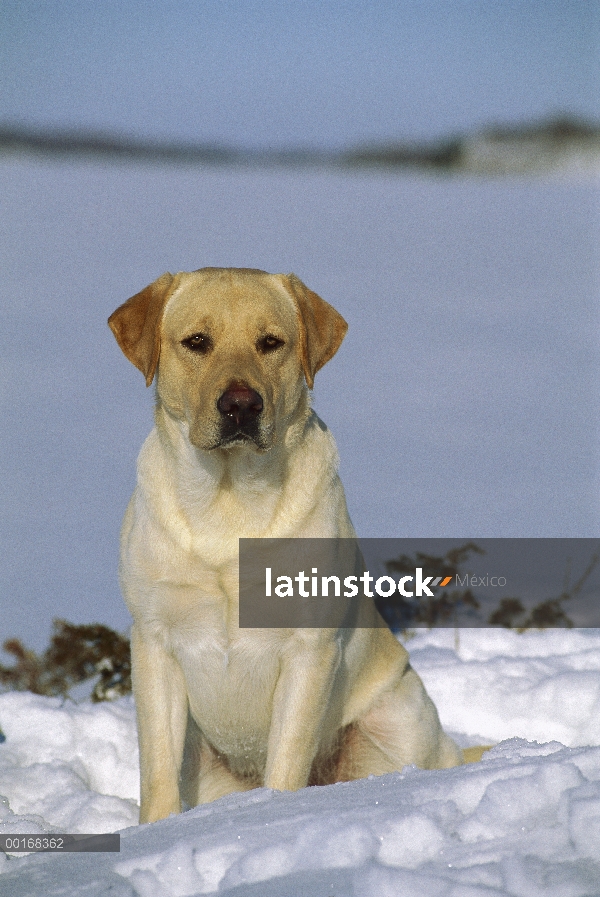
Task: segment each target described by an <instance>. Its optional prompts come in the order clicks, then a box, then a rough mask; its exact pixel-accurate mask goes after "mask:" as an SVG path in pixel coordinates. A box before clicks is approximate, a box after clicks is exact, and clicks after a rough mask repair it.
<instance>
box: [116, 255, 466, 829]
mask: <svg viewBox="0 0 600 897" xmlns="http://www.w3.org/2000/svg"><path fill="white" fill-rule="evenodd" d="M108 323H109V326H110V328H111V329H112V332H113V334H114V336H115V337H116V340H117V342H118V344H119V346H120V348H121V349H122V351H123V353H124V354H125V356H126V357H127V358H128V359H129V360H130V361H131V362H132V363H133V364H134V365H135V366H136V367H137V368H138V369H139V370H140V371H141V372H142V374H143V375H144V377H145V379H146V385H147V386H149V385H150V384H151V383H152V381H153V379H154V377H155V376H156V378H157V382H156V408H155V427H154V429H153V430H152V432H151V433H150V435H149V436H148V438H147V439H146V441H145V443H144V445H143V447H142V450H141V452H140V455H139V458H138V465H137V485H136V488H135V491H134V493H133V496H132V498H131V501H130V503H129V506H128V508H127V511H126V513H125V517H124V521H123V527H122V532H121V549H120V583H121V588H122V592H123V595H124V598H125V602H126V604H127V606H128V608H129V610H130V612H131V615H132V617H133V626H132V633H131V650H132V674H133V691H134V697H135V703H136V711H137V725H138V736H139V747H140V778H141V803H140V822H153V821H156V820H158V819H162V818H164V817H166V816H169V815H170V814H172V813H179V812H180V811H181V809H182V806H186V805H187V806H188V807H193V806H196V805H197V804H199V803H204V802H207V801H212V800H215V799H217V798H219V797H222V796H224V795H226V794H229V793H230V792H233V791H245V790H248V789H250V788H256V787H261V786H266V787H268V788H272V789H277V790H281V791H285V790H296V789H298V788H303V787H305V786H307V785H316V784H329V783H333V782H338V781H349V780H352V779H357V778H363V777H366V776H368V775H371V774H374V775H381V774H383V773H386V772H392V771H396V770H400V769H402V768H403V767H404V766H406V765H408V764H416V765H417V766H419V767H422V768H425V769H429V768H443V767H450V766H455V765H457V764H460V763H462V762H463V756H462V753H461V751H460V750H459V748H458V747H457V746H456V745H455V744H454V742H453V741H452V740H451V739H450V738H449V737H448V736H447V735H446V734H445V733H444V731H443V730H442V727H441V725H440V721H439V717H438V714H437V711H436V709H435V707H434V705H433V702H432V701H431V699H430V698H429V696H428V695H427V693H426V691H425V688H424V686H423V684H422V682H421V680H420V679H419V677H418V676H417V674H416V673H415V671H414V670H413V669H412V668H411V666H410V663H409V660H408V655H407V652H406V651H405V649H404V648H403V647H402V646H401V645H400V643H399V642H398V641H397V639H396V638H395V637H394V636H393V635H392V633H391V632H390V631H389V629H388V628H387V627H385V626H378V625H377V621H376V620H375V619H374V618H375V616H376V615H377V611H376V610H375V607H374V606H373V608H372V611H371V613H372V614H373V626H372V627H370V628H369V627H361V628H354V629H350V630H348V629H344V630H341V629H340V630H337V631H336V630H335V629H330V628H328V629H307V628H301V629H258V628H256V629H242V628H240V627H239V622H238V557H239V554H238V544H239V543H238V540H239V538H240V537H256V538H263V537H268V538H273V537H278V538H279V537H281V538H284V537H285V538H324V537H329V538H338V537H339V538H354V537H355V532H354V528H353V526H352V523H351V521H350V517H349V514H348V509H347V507H346V499H345V495H344V490H343V487H342V484H341V481H340V479H339V476H338V473H337V468H338V454H337V449H336V445H335V442H334V440H333V437H332V435H331V433H330V431H329V430H328V429H327V427H326V426H325V424H324V423H323V422H322V421H321V420H320V419H319V418H318V417H317V415H316V414H315V412H314V411H313V410H312V409H311V401H310V392H309V390H310V389H312V387H313V383H314V377H315V374H316V373H317V372H318V371H319V369H320V368H321V367H323V365H324V364H326V363H327V362H328V361H329V360H330V359H331V358H332V357H333V356H334V355H335V353H336V352H337V350H338V349H339V347H340V344H341V342H342V340H343V338H344V336H345V334H346V330H347V324H346V322H345V321H344V319H343V318H342V316H341V315H340V314H339V313H338V312H337V311H336V310H335V309H334V308H333V307H332V306H331V305H329V304H328V303H327V302H325V301H324V300H323V299H321V298H320V296H318V295H317V294H316V293H314V292H313V291H312V290H310V289H308V288H307V287H306V286H305V285H304V284H303V283H302V281H301V280H300V279H299V278H298V277H296V276H295V275H294V274H289V275H284V274H268V273H266V272H264V271H260V270H255V269H247V268H201V269H200V270H198V271H194V272H191V273H188V272H183V273H179V274H176V275H172V274H169V273H167V274H163V275H162V277H159V278H158V280H156V281H154V283H151V284H150V285H149V286H147V287H146V288H145V289H143V290H142V291H141V292H139V293H137V294H136V295H135V296H132V297H131V298H130V299H128V300H127V301H126V302H125V303H124V304H123V305H121V306H120V307H119V308H118V309H117V310H116V311H115V312H114V313H113V314H112V315H111V317H110V318H109V322H108Z"/></svg>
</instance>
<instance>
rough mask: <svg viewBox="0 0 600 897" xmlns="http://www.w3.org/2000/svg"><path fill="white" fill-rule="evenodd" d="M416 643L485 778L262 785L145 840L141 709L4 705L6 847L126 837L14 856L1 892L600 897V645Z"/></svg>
mask: <svg viewBox="0 0 600 897" xmlns="http://www.w3.org/2000/svg"><path fill="white" fill-rule="evenodd" d="M457 635H458V645H456V643H455V642H456V638H457ZM407 646H408V648H409V650H410V652H411V661H412V663H413V665H414V667H415V668H416V670H417V671H418V673H419V674H420V675H421V676H422V678H423V680H424V682H425V684H426V687H427V689H428V691H429V692H430V694H431V696H432V697H433V698H434V700H435V701H436V704H437V706H438V710H439V713H440V717H441V719H442V722H443V724H444V726H445V728H446V729H447V730H448V731H449V732H451V733H452V734H453V735H454V737H455V738H456V739H457V740H458V741H459V743H460V744H462V745H463V746H468V745H475V744H479V745H483V744H488V745H494V747H492V749H491V750H490V751H489V752H487V753H486V754H484V756H483V759H482V760H481V761H480V762H479V763H474V764H469V765H466V766H463V767H458V768H456V769H450V770H433V771H424V770H419V769H417V768H416V767H407V768H405V769H404V770H402V771H401V772H399V773H394V774H391V775H386V776H381V777H370V778H369V779H364V780H361V781H357V782H350V783H342V784H337V785H332V786H328V787H321V788H318V787H317V788H306V789H303V790H301V791H299V792H296V793H282V792H273V791H270V790H269V789H266V788H261V789H257V790H255V791H251V792H247V793H244V794H233V795H229V796H228V797H226V798H223V799H221V800H219V801H215V802H214V803H212V804H207V805H204V806H200V807H197V808H195V809H192V810H189V811H187V812H185V813H183V814H181V815H180V816H172V817H170V818H169V819H166V820H163V821H161V822H158V823H154V824H152V825H145V826H138V825H137V800H138V794H139V792H138V769H137V745H136V731H135V717H134V706H133V701H132V699H131V698H122V699H120V700H118V701H116V702H114V703H110V704H99V705H92V704H90V703H89V702H87V701H85V700H84V701H81V702H80V703H75V702H72V701H66V702H62V701H61V700H60V699H58V698H44V697H40V696H37V695H31V694H28V693H14V692H12V693H6V694H3V695H0V726H1V727H2V729H3V731H4V733H5V735H6V741H5V742H4V743H3V744H2V745H0V795H3V797H2V798H0V833H2V834H7V833H17V832H19V833H43V832H51V831H54V832H69V833H96V832H102V831H116V830H121V852H120V853H118V854H117V853H106V854H64V855H62V856H55V855H44V854H32V855H29V856H18V857H17V856H9V857H1V855H0V857H1V859H0V873H2V874H0V894H1V895H4V894H6V895H9V894H10V895H11V897H26V895H37V894H41V893H44V894H45V895H48V897H52V895H57V897H58V895H59V894H69V895H73V897H77V895H82V897H83V895H84V894H85V895H86V897H87V895H98V897H99V895H109V894H110V895H118V897H130V895H131V897H133V895H139V897H163V895H164V897H184V895H195V894H215V893H218V894H229V895H231V897H234V895H240V897H241V895H243V897H252V895H256V897H259V895H260V897H281V895H286V897H301V895H302V897H304V895H311V897H313V895H314V897H320V895H325V897H332V895H336V897H344V895H354V897H375V895H377V897H386V895H390V897H392V895H393V897H397V895H399V894H402V895H403V897H412V895H415V897H441V895H444V897H446V895H448V897H450V895H452V897H484V895H486V897H492V895H497V897H500V895H511V897H512V895H514V897H536V895H538V894H539V895H544V897H592V895H597V894H599V893H600V632H599V631H598V630H571V631H565V630H562V631H559V630H553V631H546V632H527V633H524V634H517V633H514V632H510V631H505V630H489V629H481V630H461V631H460V632H459V633H458V634H457V633H455V632H454V631H451V630H434V631H431V632H420V633H419V634H417V635H416V636H415V637H414V638H411V639H410V640H409V641H408V643H407Z"/></svg>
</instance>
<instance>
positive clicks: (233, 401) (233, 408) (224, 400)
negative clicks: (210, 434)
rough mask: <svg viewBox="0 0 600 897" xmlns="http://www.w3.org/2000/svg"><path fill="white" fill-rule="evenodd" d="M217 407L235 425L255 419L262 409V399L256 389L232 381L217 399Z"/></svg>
mask: <svg viewBox="0 0 600 897" xmlns="http://www.w3.org/2000/svg"><path fill="white" fill-rule="evenodd" d="M217 408H218V409H219V411H220V412H221V414H224V415H225V416H226V417H228V418H229V419H230V420H231V421H232V422H234V423H235V425H236V426H237V427H243V426H244V425H245V424H248V423H250V422H251V421H254V420H256V418H257V417H258V415H259V414H260V412H261V411H262V410H263V400H262V396H260V395H259V394H258V393H257V392H256V390H254V389H250V387H249V386H246V385H245V384H243V383H239V384H238V383H234V384H233V385H232V386H230V387H229V389H226V390H225V392H224V393H223V395H222V396H221V397H220V398H219V399H218V401H217Z"/></svg>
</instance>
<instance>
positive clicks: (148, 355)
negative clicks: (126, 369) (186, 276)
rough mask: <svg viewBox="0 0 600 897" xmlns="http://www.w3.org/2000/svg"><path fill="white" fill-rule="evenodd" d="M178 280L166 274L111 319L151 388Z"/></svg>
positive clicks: (126, 352) (120, 341) (127, 353)
mask: <svg viewBox="0 0 600 897" xmlns="http://www.w3.org/2000/svg"><path fill="white" fill-rule="evenodd" d="M176 281H177V278H176V277H174V276H173V275H172V274H169V273H168V272H166V273H165V274H163V275H162V277H159V278H158V280H155V281H154V283H151V284H150V285H149V286H147V287H146V288H145V289H143V290H142V291H141V292H140V293H136V294H135V296H132V297H131V299H128V300H127V302H124V303H123V305H120V306H119V308H117V310H116V311H113V313H112V315H111V316H110V318H109V319H108V326H109V327H110V329H111V330H112V332H113V333H114V335H115V339H116V341H117V342H118V344H119V346H120V347H121V350H122V352H123V354H124V355H125V357H126V358H128V359H129V361H130V362H131V363H132V364H134V365H135V366H136V368H138V370H140V371H141V372H142V374H143V375H144V377H145V378H146V386H150V384H151V383H152V380H153V378H154V373H155V371H156V366H157V364H158V358H159V355H160V322H161V320H162V314H163V311H164V307H165V304H166V302H167V299H168V298H169V296H170V295H171V293H172V292H173V290H174V289H175V287H176V285H177V283H176Z"/></svg>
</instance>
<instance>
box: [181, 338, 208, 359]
mask: <svg viewBox="0 0 600 897" xmlns="http://www.w3.org/2000/svg"><path fill="white" fill-rule="evenodd" d="M181 345H182V346H185V347H186V349H191V351H192V352H199V353H200V354H201V355H205V354H206V353H207V352H208V351H209V349H212V340H211V338H210V336H207V335H206V334H205V333H193V334H192V336H188V338H187V339H184V340H182V341H181Z"/></svg>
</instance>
